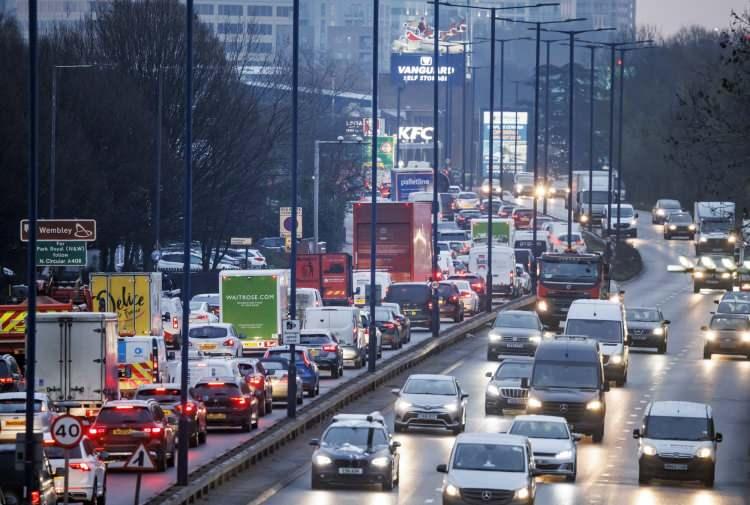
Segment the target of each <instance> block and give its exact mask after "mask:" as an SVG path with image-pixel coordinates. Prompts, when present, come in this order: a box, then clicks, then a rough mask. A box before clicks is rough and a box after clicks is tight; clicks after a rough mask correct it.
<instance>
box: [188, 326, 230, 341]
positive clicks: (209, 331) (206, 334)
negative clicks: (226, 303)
mask: <svg viewBox="0 0 750 505" xmlns="http://www.w3.org/2000/svg"><path fill="white" fill-rule="evenodd" d="M226 336H227V329H226V328H222V327H220V326H195V327H193V328H190V338H224V337H226Z"/></svg>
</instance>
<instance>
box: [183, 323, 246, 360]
mask: <svg viewBox="0 0 750 505" xmlns="http://www.w3.org/2000/svg"><path fill="white" fill-rule="evenodd" d="M188 340H189V341H190V343H189V345H190V347H192V348H194V349H198V350H200V351H202V352H203V353H204V354H207V355H209V356H233V357H237V356H241V355H242V340H241V339H240V335H239V334H238V333H237V330H236V329H235V328H234V325H233V324H230V323H212V324H197V325H195V326H191V327H190V333H188Z"/></svg>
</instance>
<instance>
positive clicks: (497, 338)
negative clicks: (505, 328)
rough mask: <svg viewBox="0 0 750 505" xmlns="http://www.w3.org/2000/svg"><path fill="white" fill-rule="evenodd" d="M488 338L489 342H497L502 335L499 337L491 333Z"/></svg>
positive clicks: (497, 334)
mask: <svg viewBox="0 0 750 505" xmlns="http://www.w3.org/2000/svg"><path fill="white" fill-rule="evenodd" d="M489 336H490V342H499V341H500V340H502V338H503V336H502V335H500V334H499V333H495V332H494V331H491V332H490V335H489Z"/></svg>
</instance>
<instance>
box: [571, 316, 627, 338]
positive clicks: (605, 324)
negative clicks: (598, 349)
mask: <svg viewBox="0 0 750 505" xmlns="http://www.w3.org/2000/svg"><path fill="white" fill-rule="evenodd" d="M565 333H567V334H568V335H583V336H586V337H590V338H593V339H595V340H598V341H599V342H602V343H605V344H619V343H620V342H622V323H620V321H605V320H603V319H568V321H567V322H566V323H565Z"/></svg>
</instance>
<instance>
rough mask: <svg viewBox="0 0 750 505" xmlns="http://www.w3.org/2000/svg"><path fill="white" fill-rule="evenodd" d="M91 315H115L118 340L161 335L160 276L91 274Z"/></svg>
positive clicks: (154, 273) (158, 274)
mask: <svg viewBox="0 0 750 505" xmlns="http://www.w3.org/2000/svg"><path fill="white" fill-rule="evenodd" d="M90 279H91V295H92V298H93V300H92V301H93V307H92V310H93V312H114V313H115V314H117V322H118V325H117V327H118V331H119V332H120V336H123V337H126V336H133V335H162V314H161V281H162V279H161V273H159V272H138V273H93V274H91V278H90Z"/></svg>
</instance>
